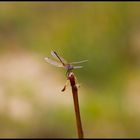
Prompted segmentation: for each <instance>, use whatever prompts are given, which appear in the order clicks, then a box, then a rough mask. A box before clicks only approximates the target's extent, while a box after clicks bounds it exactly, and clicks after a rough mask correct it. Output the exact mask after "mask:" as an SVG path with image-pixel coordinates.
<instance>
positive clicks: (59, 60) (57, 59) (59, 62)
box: [44, 51, 88, 73]
mask: <svg viewBox="0 0 140 140" xmlns="http://www.w3.org/2000/svg"><path fill="white" fill-rule="evenodd" d="M51 55H52V57H53V58H54V59H51V58H50V57H45V58H44V59H45V61H46V62H48V63H49V64H51V65H53V66H56V67H62V68H65V69H66V70H67V73H69V72H70V71H71V70H73V69H79V68H82V67H83V66H79V65H78V66H76V65H75V64H80V63H84V62H87V61H88V60H82V61H77V62H71V63H68V62H67V61H66V60H65V59H64V58H63V57H61V56H59V55H58V54H57V52H55V51H51Z"/></svg>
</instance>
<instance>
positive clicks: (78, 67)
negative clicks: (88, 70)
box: [73, 66, 83, 69]
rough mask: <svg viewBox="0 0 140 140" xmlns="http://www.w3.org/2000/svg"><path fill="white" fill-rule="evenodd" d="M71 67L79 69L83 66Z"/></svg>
mask: <svg viewBox="0 0 140 140" xmlns="http://www.w3.org/2000/svg"><path fill="white" fill-rule="evenodd" d="M73 68H74V69H80V68H83V66H74V67H73Z"/></svg>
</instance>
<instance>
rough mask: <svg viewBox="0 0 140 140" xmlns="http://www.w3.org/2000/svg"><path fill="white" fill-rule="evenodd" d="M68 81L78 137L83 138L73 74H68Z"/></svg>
mask: <svg viewBox="0 0 140 140" xmlns="http://www.w3.org/2000/svg"><path fill="white" fill-rule="evenodd" d="M68 79H69V80H70V84H71V88H72V95H73V101H74V109H75V115H76V124H77V131H78V137H79V138H84V134H83V129H82V122H81V117H80V108H79V102H78V88H77V86H76V82H75V76H74V73H72V72H71V73H69V75H68Z"/></svg>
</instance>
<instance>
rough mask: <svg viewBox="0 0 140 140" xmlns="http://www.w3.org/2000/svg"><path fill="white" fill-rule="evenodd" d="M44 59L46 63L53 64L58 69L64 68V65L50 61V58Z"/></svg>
mask: <svg viewBox="0 0 140 140" xmlns="http://www.w3.org/2000/svg"><path fill="white" fill-rule="evenodd" d="M44 59H45V61H46V62H48V63H49V64H52V65H54V66H56V67H63V65H62V63H59V62H57V61H54V60H52V59H50V58H49V57H45V58H44Z"/></svg>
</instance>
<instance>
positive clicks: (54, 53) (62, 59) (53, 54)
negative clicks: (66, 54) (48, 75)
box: [51, 51, 67, 64]
mask: <svg viewBox="0 0 140 140" xmlns="http://www.w3.org/2000/svg"><path fill="white" fill-rule="evenodd" d="M51 55H52V56H53V57H54V58H55V59H57V60H58V59H59V60H60V59H61V60H60V61H62V62H63V63H64V64H67V61H66V60H65V59H64V58H62V57H60V56H58V54H57V53H56V52H55V51H51Z"/></svg>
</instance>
